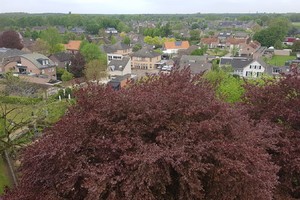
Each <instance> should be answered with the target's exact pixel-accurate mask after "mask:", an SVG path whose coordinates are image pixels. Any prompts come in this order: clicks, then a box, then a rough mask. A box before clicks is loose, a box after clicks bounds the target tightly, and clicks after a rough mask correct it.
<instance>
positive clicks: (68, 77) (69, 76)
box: [61, 70, 74, 82]
mask: <svg viewBox="0 0 300 200" xmlns="http://www.w3.org/2000/svg"><path fill="white" fill-rule="evenodd" d="M73 78H74V75H73V74H72V73H70V72H68V71H67V70H65V71H64V73H63V74H62V76H61V80H62V81H64V82H65V81H70V80H72V79H73Z"/></svg>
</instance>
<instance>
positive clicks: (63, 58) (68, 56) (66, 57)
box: [50, 52, 72, 62]
mask: <svg viewBox="0 0 300 200" xmlns="http://www.w3.org/2000/svg"><path fill="white" fill-rule="evenodd" d="M51 56H53V57H55V58H56V59H57V60H59V61H60V62H66V61H70V60H71V58H72V55H71V54H69V53H66V52H59V53H56V54H53V55H51ZM51 56H50V57H51Z"/></svg>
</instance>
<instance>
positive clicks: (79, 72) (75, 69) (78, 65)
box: [69, 52, 86, 78]
mask: <svg viewBox="0 0 300 200" xmlns="http://www.w3.org/2000/svg"><path fill="white" fill-rule="evenodd" d="M85 64H86V62H85V60H84V57H83V55H82V54H81V53H80V52H78V53H76V54H75V55H74V56H73V57H72V58H71V65H70V66H69V72H71V73H72V74H73V75H74V76H75V77H76V78H79V77H82V76H83V70H84V66H85Z"/></svg>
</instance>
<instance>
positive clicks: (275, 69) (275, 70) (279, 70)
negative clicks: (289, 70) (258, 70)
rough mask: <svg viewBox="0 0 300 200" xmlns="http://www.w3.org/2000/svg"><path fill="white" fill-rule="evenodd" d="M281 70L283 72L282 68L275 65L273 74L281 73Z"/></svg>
mask: <svg viewBox="0 0 300 200" xmlns="http://www.w3.org/2000/svg"><path fill="white" fill-rule="evenodd" d="M281 72H282V70H281V69H279V68H277V67H274V68H273V74H279V73H281Z"/></svg>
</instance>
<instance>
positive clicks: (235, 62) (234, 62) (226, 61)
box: [220, 57, 253, 69]
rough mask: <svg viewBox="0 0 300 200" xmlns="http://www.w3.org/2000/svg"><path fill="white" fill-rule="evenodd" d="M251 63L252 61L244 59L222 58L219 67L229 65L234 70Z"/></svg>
mask: <svg viewBox="0 0 300 200" xmlns="http://www.w3.org/2000/svg"><path fill="white" fill-rule="evenodd" d="M252 62H253V59H250V58H244V57H222V58H221V60H220V65H230V66H232V67H233V68H234V69H241V68H244V67H245V66H247V65H249V64H250V63H252Z"/></svg>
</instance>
